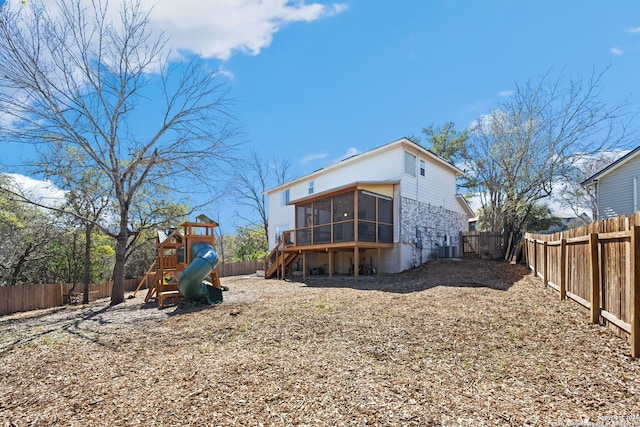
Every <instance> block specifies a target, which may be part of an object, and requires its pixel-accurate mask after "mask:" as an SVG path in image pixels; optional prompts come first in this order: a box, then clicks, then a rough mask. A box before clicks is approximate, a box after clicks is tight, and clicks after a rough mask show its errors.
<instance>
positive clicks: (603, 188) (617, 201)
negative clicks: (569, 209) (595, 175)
mask: <svg viewBox="0 0 640 427" xmlns="http://www.w3.org/2000/svg"><path fill="white" fill-rule="evenodd" d="M638 176H640V156H636V157H635V158H634V159H631V160H629V161H628V162H626V163H624V164H623V165H621V166H619V167H618V168H616V169H614V170H612V171H611V172H610V173H608V174H607V175H605V176H603V177H602V178H601V179H600V181H599V182H598V218H611V217H614V216H619V215H630V214H632V213H633V212H634V206H633V201H634V197H633V180H634V177H638ZM637 191H638V189H637V188H636V193H637ZM638 196H639V195H638V194H636V198H638Z"/></svg>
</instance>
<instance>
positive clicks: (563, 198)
mask: <svg viewBox="0 0 640 427" xmlns="http://www.w3.org/2000/svg"><path fill="white" fill-rule="evenodd" d="M624 154H625V151H623V150H614V151H608V150H605V151H601V152H598V153H593V154H585V155H583V154H581V153H577V154H576V155H575V157H576V159H578V160H577V161H576V162H574V165H573V168H569V170H568V171H567V173H566V174H565V177H564V178H565V182H564V184H563V187H562V189H561V193H560V195H559V197H558V200H559V201H560V203H561V204H562V206H564V207H567V208H569V209H571V210H572V211H573V213H574V214H575V215H576V216H577V217H581V215H582V214H583V213H585V211H591V221H595V220H596V219H597V218H598V206H597V200H596V192H595V188H594V187H593V186H587V187H585V186H583V185H582V182H583V181H584V180H585V179H587V178H589V177H590V176H592V175H594V174H595V173H597V172H598V171H600V170H601V169H603V168H605V167H606V166H608V165H610V164H611V163H613V162H614V161H616V160H618V159H619V158H620V157H622V156H623V155H624Z"/></svg>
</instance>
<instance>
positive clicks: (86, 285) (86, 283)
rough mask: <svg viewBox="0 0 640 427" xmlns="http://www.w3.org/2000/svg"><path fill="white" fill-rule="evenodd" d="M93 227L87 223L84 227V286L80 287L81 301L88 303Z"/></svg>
mask: <svg viewBox="0 0 640 427" xmlns="http://www.w3.org/2000/svg"><path fill="white" fill-rule="evenodd" d="M92 228H93V227H92V226H91V225H89V224H87V225H86V227H85V229H84V233H85V241H84V242H85V244H84V279H83V284H84V287H83V289H82V303H83V304H88V303H89V283H90V282H91V229H92Z"/></svg>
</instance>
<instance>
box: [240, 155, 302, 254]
mask: <svg viewBox="0 0 640 427" xmlns="http://www.w3.org/2000/svg"><path fill="white" fill-rule="evenodd" d="M290 168H291V163H290V162H289V161H288V160H272V161H265V160H264V159H263V158H262V157H261V156H260V155H259V154H258V153H257V152H255V151H253V150H252V151H251V154H250V157H249V160H248V161H247V163H246V165H245V167H243V168H239V169H238V171H237V175H236V179H235V185H234V194H235V195H236V196H237V197H236V202H237V203H238V204H239V205H241V206H245V207H248V208H249V209H250V210H251V211H252V212H254V213H255V214H257V215H258V218H259V221H260V222H259V224H260V226H261V228H262V229H263V232H264V236H265V238H266V239H267V240H266V241H267V242H268V241H269V222H268V212H267V198H266V195H265V191H266V190H268V189H269V188H271V187H274V186H277V185H281V184H284V183H285V182H287V180H288V179H290V177H289V170H290ZM240 217H241V218H242V219H244V220H245V221H247V222H249V223H250V224H253V223H255V221H252V220H251V219H249V218H245V217H242V216H241V215H240Z"/></svg>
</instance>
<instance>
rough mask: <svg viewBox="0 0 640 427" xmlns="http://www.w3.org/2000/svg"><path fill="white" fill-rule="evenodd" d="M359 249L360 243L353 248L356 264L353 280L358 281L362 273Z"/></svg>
mask: <svg viewBox="0 0 640 427" xmlns="http://www.w3.org/2000/svg"><path fill="white" fill-rule="evenodd" d="M358 249H359V248H358V245H355V246H354V248H353V259H354V260H355V264H354V265H353V280H354V281H356V282H357V281H358V278H359V274H360V271H359V270H360V269H359V267H360V265H359V264H358V263H359V262H360V252H359V250H358Z"/></svg>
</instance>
